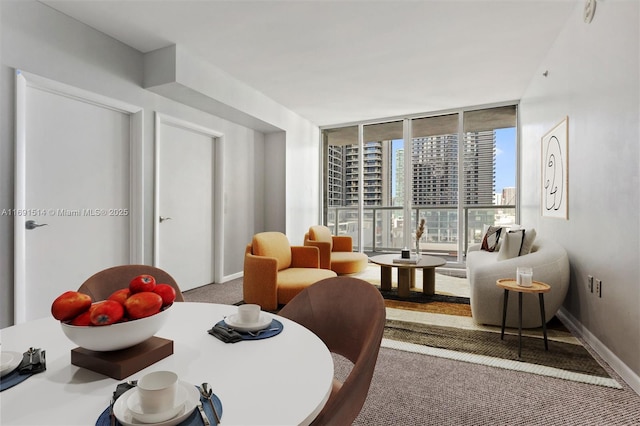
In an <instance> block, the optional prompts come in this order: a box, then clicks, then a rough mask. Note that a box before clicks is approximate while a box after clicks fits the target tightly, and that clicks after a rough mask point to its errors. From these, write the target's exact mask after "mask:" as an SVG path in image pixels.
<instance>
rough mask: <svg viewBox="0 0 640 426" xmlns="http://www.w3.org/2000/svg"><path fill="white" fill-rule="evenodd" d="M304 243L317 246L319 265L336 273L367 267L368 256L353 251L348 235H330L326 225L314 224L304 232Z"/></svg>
mask: <svg viewBox="0 0 640 426" xmlns="http://www.w3.org/2000/svg"><path fill="white" fill-rule="evenodd" d="M304 245H305V246H312V247H318V250H320V267H321V268H323V269H330V270H332V271H334V272H335V273H337V274H355V273H356V272H360V271H362V270H364V269H365V268H366V267H367V263H369V258H368V257H367V255H366V254H364V253H358V252H354V251H353V243H352V240H351V237H350V236H348V235H331V231H330V230H329V228H327V227H326V226H321V225H316V226H312V227H310V228H309V232H307V233H306V234H304Z"/></svg>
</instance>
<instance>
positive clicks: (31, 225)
mask: <svg viewBox="0 0 640 426" xmlns="http://www.w3.org/2000/svg"><path fill="white" fill-rule="evenodd" d="M46 225H48V224H47V223H38V222H36V221H35V220H28V221H26V222H25V224H24V227H25V228H27V229H29V230H31V229H36V228H39V227H41V226H46Z"/></svg>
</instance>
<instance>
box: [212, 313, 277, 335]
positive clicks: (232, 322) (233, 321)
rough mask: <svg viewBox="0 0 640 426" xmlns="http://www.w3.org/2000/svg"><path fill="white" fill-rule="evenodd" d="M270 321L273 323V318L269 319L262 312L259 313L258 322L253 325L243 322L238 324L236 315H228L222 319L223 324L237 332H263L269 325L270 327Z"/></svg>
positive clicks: (269, 317)
mask: <svg viewBox="0 0 640 426" xmlns="http://www.w3.org/2000/svg"><path fill="white" fill-rule="evenodd" d="M271 321H273V318H271V316H270V315H267V314H265V313H264V312H260V319H258V322H257V323H255V324H245V323H243V322H238V315H237V314H233V315H229V316H228V317H226V318H225V319H224V322H225V324H227V325H228V326H229V327H230V328H233V329H234V330H238V331H259V330H264V329H265V328H267V327H269V325H271Z"/></svg>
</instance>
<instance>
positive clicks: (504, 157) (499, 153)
mask: <svg viewBox="0 0 640 426" xmlns="http://www.w3.org/2000/svg"><path fill="white" fill-rule="evenodd" d="M402 143H403V142H402V140H394V141H393V144H392V149H393V156H392V158H393V159H395V158H396V150H398V149H400V148H402ZM392 167H393V170H392V189H391V190H392V193H393V196H394V197H395V195H396V182H395V180H396V179H395V176H396V163H395V160H392ZM510 186H516V129H515V127H511V128H507V129H496V186H495V191H496V192H502V188H506V187H510Z"/></svg>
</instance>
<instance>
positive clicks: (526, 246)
mask: <svg viewBox="0 0 640 426" xmlns="http://www.w3.org/2000/svg"><path fill="white" fill-rule="evenodd" d="M535 239H536V230H535V229H533V228H531V229H527V230H526V231H525V233H524V240H522V247H521V248H520V256H522V255H525V254H529V253H531V248H532V247H533V242H534V241H535Z"/></svg>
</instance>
